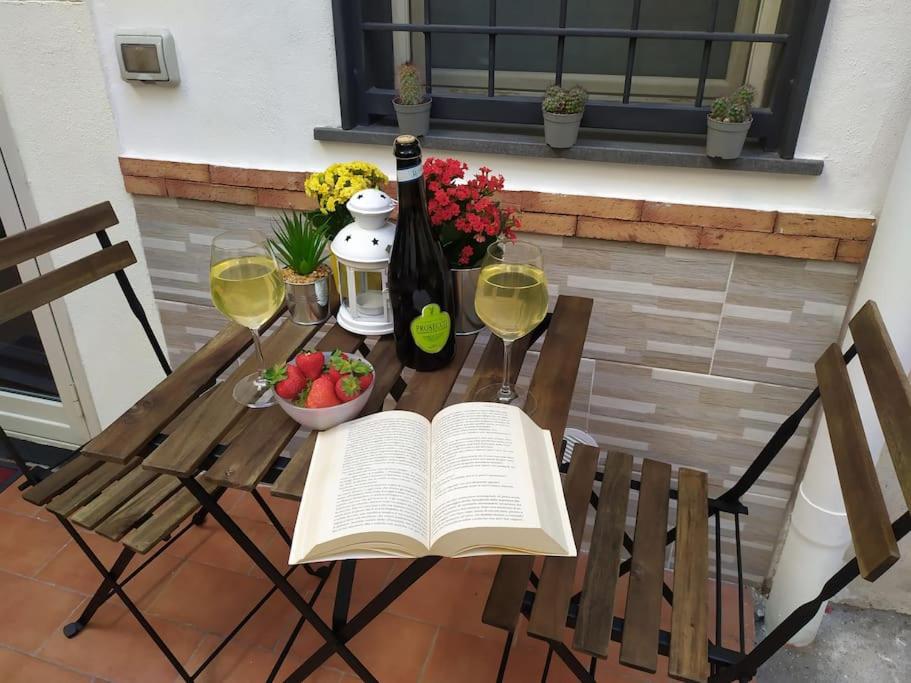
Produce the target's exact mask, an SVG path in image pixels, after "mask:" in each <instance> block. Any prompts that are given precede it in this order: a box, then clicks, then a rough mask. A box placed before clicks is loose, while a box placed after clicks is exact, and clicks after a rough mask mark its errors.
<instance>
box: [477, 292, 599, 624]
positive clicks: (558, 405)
mask: <svg viewBox="0 0 911 683" xmlns="http://www.w3.org/2000/svg"><path fill="white" fill-rule="evenodd" d="M591 310H592V300H591V299H586V298H582V297H576V296H560V297H559V298H558V299H557V304H556V306H555V307H554V312H553V316H552V318H551V321H550V326H549V327H548V328H547V335H546V336H545V338H544V344H543V346H542V348H541V355H540V356H539V357H538V364H537V366H536V367H535V373H534V375H533V376H532V380H531V386H530V388H529V391H531V392H532V393H533V394H534V396H535V399H536V400H537V408H536V409H535V412H534V414H533V415H532V419H533V420H534V421H535V422H536V423H537V424H538V426H539V427H541V428H542V429H549V430H550V432H551V436H552V437H553V440H554V450H555V451H556V452H557V456H558V457H559V455H560V452H561V450H562V448H561V445H562V439H563V432H564V430H565V429H566V421H567V419H568V418H569V408H570V405H571V404H572V396H573V387H574V386H575V377H576V373H577V372H578V371H579V363H580V362H581V360H582V347H583V346H584V344H585V336H586V334H587V333H588V321H589V318H590V317H591ZM533 564H534V557H531V556H527V555H513V556H509V557H504V558H503V559H502V560H500V564H499V566H498V567H497V573H496V575H495V576H494V580H493V584H492V586H491V588H490V594H489V595H488V597H487V603H486V604H485V606H484V615H483V617H482V620H483V621H484V623H485V624H488V625H490V626H497V627H499V628H503V629H506V630H508V631H512V630H513V629H514V628H515V627H516V624H517V623H518V620H519V610H520V608H521V606H522V599H523V598H524V597H525V588H526V586H527V584H528V577H529V575H530V573H531V569H532V565H533Z"/></svg>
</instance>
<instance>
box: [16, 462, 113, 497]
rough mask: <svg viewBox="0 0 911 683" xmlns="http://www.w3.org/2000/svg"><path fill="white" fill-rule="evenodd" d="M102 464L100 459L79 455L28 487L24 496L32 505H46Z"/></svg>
mask: <svg viewBox="0 0 911 683" xmlns="http://www.w3.org/2000/svg"><path fill="white" fill-rule="evenodd" d="M101 465H102V462H101V461H100V460H96V459H95V458H89V457H87V456H85V455H81V454H80V455H77V456H76V457H74V458H73V459H72V460H70V461H69V462H68V463H66V464H65V465H62V466H61V467H60V468H59V469H58V470H57V471H56V472H54V473H53V474H51V475H49V476H48V477H47V478H45V479H42V480H41V481H39V482H38V483H37V484H35V485H34V486H30V487H29V488H27V489H26V490H25V493H23V494H22V498H23V499H24V500H27V501H28V502H29V503H31V504H32V505H44V504H45V503H47V502H48V501H49V500H50V499H51V498H53V497H55V496H57V495H58V494H60V493H61V492H63V491H65V490H66V489H68V488H69V487H70V486H73V485H74V484H75V483H76V482H78V481H79V480H80V479H82V478H83V477H84V476H86V475H87V474H88V473H89V472H91V471H92V470H94V469H96V468H98V467H101Z"/></svg>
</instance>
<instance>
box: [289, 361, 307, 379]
mask: <svg viewBox="0 0 911 683" xmlns="http://www.w3.org/2000/svg"><path fill="white" fill-rule="evenodd" d="M285 371H286V372H287V373H288V377H300V379H301V381H303V382H307V381H309V380H308V379H307V378H306V377H304V373H303V372H301V370H300V368H299V367H297V365H295V364H294V363H288V364H287V365H286V366H285Z"/></svg>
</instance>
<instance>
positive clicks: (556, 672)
mask: <svg viewBox="0 0 911 683" xmlns="http://www.w3.org/2000/svg"><path fill="white" fill-rule="evenodd" d="M499 644H500V648H501V650H500V652H501V653H502V647H503V645H504V644H505V634H504V636H503V638H501V640H500V641H499ZM546 659H547V643H545V642H544V641H543V640H538V639H536V638H524V639H520V640H517V641H516V642H515V643H514V644H513V646H512V649H511V650H510V653H509V662H508V664H507V666H506V675H505V677H504V679H503V680H504V683H525V682H526V681H539V680H541V674H542V672H543V671H544V663H545V661H546ZM583 661H585V660H583ZM577 681H578V679H577V678H576V677H575V675H574V674H573V673H572V672H571V671H570V670H569V669H568V668H567V667H566V665H565V664H564V663H563V661H562V660H561V659H560V658H559V657H557V656H556V655H554V656H553V657H552V658H551V662H550V669H548V674H547V683H576V682H577Z"/></svg>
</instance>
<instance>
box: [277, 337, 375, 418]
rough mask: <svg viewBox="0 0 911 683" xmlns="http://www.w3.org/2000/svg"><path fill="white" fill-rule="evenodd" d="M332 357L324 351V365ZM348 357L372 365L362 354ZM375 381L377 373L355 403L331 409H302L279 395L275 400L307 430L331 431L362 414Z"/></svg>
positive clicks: (351, 402) (343, 404)
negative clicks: (330, 429)
mask: <svg viewBox="0 0 911 683" xmlns="http://www.w3.org/2000/svg"><path fill="white" fill-rule="evenodd" d="M330 355H332V354H331V353H330V352H328V351H323V363H325V362H326V359H328V358H329V356H330ZM348 356H349V357H350V358H352V359H354V358H356V359H358V360H362V361H364V362H365V363H367V365H370V363H369V362H368V361H367V359H366V358H364V357H363V356H361V355H360V354H357V353H349V354H348ZM370 369H371V370H373V366H372V365H370ZM375 380H376V372H375V371H374V382H371V383H370V386H369V387H367V390H366V391H365V392H364V393H363V394H361V395H360V396H358V397H357V398H356V399H354V400H353V401H348V402H347V403H342V404H339V405H337V406H331V407H329V408H301V407H300V406H296V405H294V404H293V403H292V402H291V401H288V400H286V399H284V398H282V397H281V396H279V395H278V394H276V395H275V400H277V401H278V405H280V406H281V407H282V410H284V411H285V412H286V413H287V414H288V416H289V417H290V418H291V419H292V420H294V421H295V422H297V423H298V424H300V425H301V426H303V427H306V428H307V429H319V430H323V429H329V428H330V427H334V426H335V425H338V424H341V423H342V422H347V421H348V420H353V419H354V418H356V417H357V416H358V415H360V414H361V411H362V410H363V409H364V406H366V405H367V400H368V399H369V398H370V394H372V393H373V385H374V383H375Z"/></svg>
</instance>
